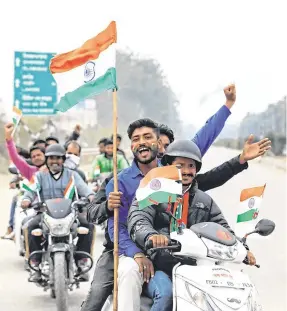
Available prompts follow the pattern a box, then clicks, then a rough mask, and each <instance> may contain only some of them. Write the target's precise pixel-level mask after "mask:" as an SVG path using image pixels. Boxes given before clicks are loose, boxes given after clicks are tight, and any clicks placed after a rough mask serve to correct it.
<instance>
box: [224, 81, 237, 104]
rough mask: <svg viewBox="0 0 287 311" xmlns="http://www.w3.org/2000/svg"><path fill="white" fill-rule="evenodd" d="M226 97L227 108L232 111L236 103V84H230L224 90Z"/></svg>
mask: <svg viewBox="0 0 287 311" xmlns="http://www.w3.org/2000/svg"><path fill="white" fill-rule="evenodd" d="M223 91H224V95H225V97H226V106H227V107H228V108H229V109H230V108H231V107H232V106H233V105H234V103H235V101H236V87H235V84H230V85H228V86H226V87H225V88H224V90H223Z"/></svg>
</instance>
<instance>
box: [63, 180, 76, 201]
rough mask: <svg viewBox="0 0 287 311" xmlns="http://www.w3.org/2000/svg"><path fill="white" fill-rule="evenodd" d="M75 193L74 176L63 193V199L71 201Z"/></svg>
mask: <svg viewBox="0 0 287 311" xmlns="http://www.w3.org/2000/svg"><path fill="white" fill-rule="evenodd" d="M75 191H76V185H75V178H74V175H72V176H71V178H70V181H69V183H68V185H67V187H66V189H65V191H64V198H65V199H70V200H73V197H74V194H75Z"/></svg>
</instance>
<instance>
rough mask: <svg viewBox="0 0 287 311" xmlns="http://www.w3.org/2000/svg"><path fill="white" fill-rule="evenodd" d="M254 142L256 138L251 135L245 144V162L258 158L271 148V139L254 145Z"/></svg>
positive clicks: (265, 139) (243, 153) (264, 139)
mask: <svg viewBox="0 0 287 311" xmlns="http://www.w3.org/2000/svg"><path fill="white" fill-rule="evenodd" d="M253 140H254V136H253V135H250V136H249V137H248V139H247V141H246V142H245V144H244V148H243V152H242V155H243V158H244V160H245V161H249V160H253V159H255V158H258V157H260V156H262V155H264V154H265V152H266V151H267V150H269V149H270V148H271V140H269V138H263V139H262V140H260V141H258V142H257V143H252V142H253Z"/></svg>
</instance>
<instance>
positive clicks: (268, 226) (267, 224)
mask: <svg viewBox="0 0 287 311" xmlns="http://www.w3.org/2000/svg"><path fill="white" fill-rule="evenodd" d="M274 229H275V223H274V222H273V221H272V220H269V219H261V220H260V221H259V222H258V223H257V225H256V227H255V230H256V233H258V234H260V235H262V236H267V235H270V234H271V233H272V232H273V231H274Z"/></svg>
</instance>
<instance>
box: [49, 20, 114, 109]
mask: <svg viewBox="0 0 287 311" xmlns="http://www.w3.org/2000/svg"><path fill="white" fill-rule="evenodd" d="M116 41H117V29H116V22H114V21H113V22H111V23H110V24H109V26H108V27H107V28H106V29H105V30H104V31H102V32H100V33H99V34H98V35H96V36H95V37H93V38H91V39H89V40H88V41H86V42H85V43H84V44H83V45H82V46H81V47H79V48H77V49H75V50H73V51H70V52H67V53H64V54H59V55H56V56H55V57H54V58H52V60H51V63H50V71H51V73H52V74H53V77H54V79H55V81H56V82H57V86H58V89H59V92H60V94H61V95H63V96H62V97H61V99H60V101H59V103H58V104H56V106H55V109H56V110H58V111H61V112H65V111H67V110H68V109H70V108H72V107H73V106H75V105H76V104H77V103H79V102H81V101H83V100H85V99H87V98H90V97H92V96H95V95H98V94H100V93H102V92H105V91H107V90H113V89H117V85H116V69H115V64H116V50H115V45H113V46H112V44H113V43H116Z"/></svg>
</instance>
